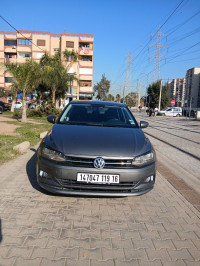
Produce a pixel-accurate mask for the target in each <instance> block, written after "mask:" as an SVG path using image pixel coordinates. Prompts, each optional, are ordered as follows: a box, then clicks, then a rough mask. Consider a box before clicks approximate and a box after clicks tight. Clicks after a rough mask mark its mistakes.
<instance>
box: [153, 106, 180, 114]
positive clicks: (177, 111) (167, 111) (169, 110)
mask: <svg viewBox="0 0 200 266" xmlns="http://www.w3.org/2000/svg"><path fill="white" fill-rule="evenodd" d="M158 115H162V116H182V108H181V107H167V108H165V109H163V110H161V111H159V112H158Z"/></svg>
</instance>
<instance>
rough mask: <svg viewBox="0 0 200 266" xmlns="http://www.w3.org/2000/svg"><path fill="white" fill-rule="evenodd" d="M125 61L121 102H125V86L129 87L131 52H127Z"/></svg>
mask: <svg viewBox="0 0 200 266" xmlns="http://www.w3.org/2000/svg"><path fill="white" fill-rule="evenodd" d="M126 57H127V61H126V78H125V84H124V88H123V103H124V102H125V96H126V88H131V64H132V62H131V60H132V54H131V53H130V52H129V53H128V55H127V56H126Z"/></svg>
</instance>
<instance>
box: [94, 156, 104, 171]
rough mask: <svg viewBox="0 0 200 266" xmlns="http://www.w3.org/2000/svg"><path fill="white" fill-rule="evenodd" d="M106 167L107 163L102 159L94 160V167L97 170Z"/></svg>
mask: <svg viewBox="0 0 200 266" xmlns="http://www.w3.org/2000/svg"><path fill="white" fill-rule="evenodd" d="M104 166H105V161H104V159H103V158H101V157H97V158H96V159H94V167H95V168H97V169H102V168H104Z"/></svg>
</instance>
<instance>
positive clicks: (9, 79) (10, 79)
mask: <svg viewBox="0 0 200 266" xmlns="http://www.w3.org/2000/svg"><path fill="white" fill-rule="evenodd" d="M12 82H14V79H13V77H5V83H12Z"/></svg>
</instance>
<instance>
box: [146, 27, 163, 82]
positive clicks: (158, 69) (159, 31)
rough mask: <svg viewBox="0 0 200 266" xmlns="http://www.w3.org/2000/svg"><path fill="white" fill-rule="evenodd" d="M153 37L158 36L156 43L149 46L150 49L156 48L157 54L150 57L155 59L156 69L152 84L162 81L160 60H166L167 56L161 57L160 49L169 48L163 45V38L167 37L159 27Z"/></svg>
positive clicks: (154, 69)
mask: <svg viewBox="0 0 200 266" xmlns="http://www.w3.org/2000/svg"><path fill="white" fill-rule="evenodd" d="M152 36H156V43H155V44H151V45H149V47H156V54H155V55H153V56H150V57H154V68H153V77H152V83H153V82H155V81H158V80H160V58H165V56H161V54H160V48H161V47H164V48H167V46H166V45H162V44H161V37H162V36H167V35H166V34H163V33H162V32H161V30H160V26H159V27H158V31H157V32H156V33H153V34H152Z"/></svg>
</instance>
